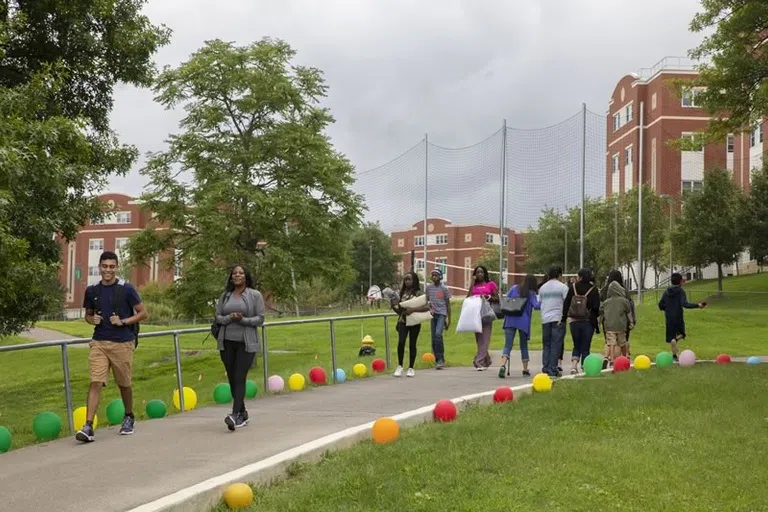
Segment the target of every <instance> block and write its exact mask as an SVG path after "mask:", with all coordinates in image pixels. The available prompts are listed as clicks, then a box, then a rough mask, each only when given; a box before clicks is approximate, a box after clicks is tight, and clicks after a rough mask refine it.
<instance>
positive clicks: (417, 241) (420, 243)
mask: <svg viewBox="0 0 768 512" xmlns="http://www.w3.org/2000/svg"><path fill="white" fill-rule="evenodd" d="M413 245H414V246H415V247H424V235H420V236H415V237H413Z"/></svg>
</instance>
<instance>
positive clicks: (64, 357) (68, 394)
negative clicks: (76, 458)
mask: <svg viewBox="0 0 768 512" xmlns="http://www.w3.org/2000/svg"><path fill="white" fill-rule="evenodd" d="M61 369H62V370H63V371H64V399H65V400H66V402H67V421H68V423H69V432H70V434H74V432H75V421H74V419H73V418H72V385H71V384H70V382H69V353H68V352H67V343H66V342H64V343H62V344H61Z"/></svg>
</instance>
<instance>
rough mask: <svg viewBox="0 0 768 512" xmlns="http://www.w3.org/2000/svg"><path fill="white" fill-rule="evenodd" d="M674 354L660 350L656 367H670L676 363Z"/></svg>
mask: <svg viewBox="0 0 768 512" xmlns="http://www.w3.org/2000/svg"><path fill="white" fill-rule="evenodd" d="M674 363H675V362H674V360H673V359H672V354H670V353H669V352H659V353H658V354H657V355H656V367H657V368H670V367H671V366H672V365H673V364H674Z"/></svg>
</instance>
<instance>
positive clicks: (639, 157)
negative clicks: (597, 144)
mask: <svg viewBox="0 0 768 512" xmlns="http://www.w3.org/2000/svg"><path fill="white" fill-rule="evenodd" d="M644 107H645V105H644V102H642V101H641V102H640V130H639V138H640V140H639V141H638V143H637V145H638V151H637V152H638V155H637V303H638V304H642V303H643V284H645V283H644V281H645V279H643V138H644V136H645V133H644V130H643V128H644V127H643V124H644V123H645V115H644Z"/></svg>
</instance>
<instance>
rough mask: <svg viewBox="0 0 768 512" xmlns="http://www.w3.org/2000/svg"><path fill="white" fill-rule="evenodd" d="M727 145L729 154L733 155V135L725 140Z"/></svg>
mask: <svg viewBox="0 0 768 512" xmlns="http://www.w3.org/2000/svg"><path fill="white" fill-rule="evenodd" d="M725 145H726V148H727V151H728V152H729V153H733V147H734V140H733V135H728V137H727V138H726V139H725Z"/></svg>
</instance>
